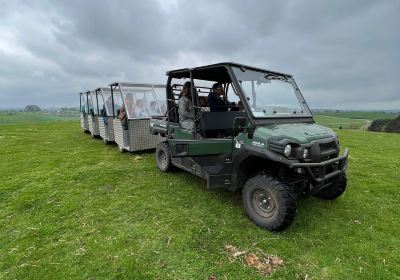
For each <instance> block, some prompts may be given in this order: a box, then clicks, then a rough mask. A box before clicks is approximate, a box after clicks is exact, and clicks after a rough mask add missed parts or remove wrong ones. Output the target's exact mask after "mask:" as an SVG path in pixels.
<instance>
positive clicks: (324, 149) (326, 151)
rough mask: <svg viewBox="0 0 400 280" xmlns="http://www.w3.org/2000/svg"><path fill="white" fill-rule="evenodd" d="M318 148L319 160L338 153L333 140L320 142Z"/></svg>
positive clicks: (332, 156) (329, 157)
mask: <svg viewBox="0 0 400 280" xmlns="http://www.w3.org/2000/svg"><path fill="white" fill-rule="evenodd" d="M319 149H320V158H321V161H325V160H328V159H331V158H334V157H336V156H337V155H338V148H337V145H336V142H335V141H331V142H327V143H320V144H319Z"/></svg>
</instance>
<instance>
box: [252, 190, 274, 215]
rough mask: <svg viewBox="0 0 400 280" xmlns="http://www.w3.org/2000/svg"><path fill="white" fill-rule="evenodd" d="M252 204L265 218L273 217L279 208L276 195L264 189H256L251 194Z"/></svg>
mask: <svg viewBox="0 0 400 280" xmlns="http://www.w3.org/2000/svg"><path fill="white" fill-rule="evenodd" d="M251 205H252V207H253V209H254V211H255V212H256V213H257V214H258V215H260V216H261V217H263V218H271V217H272V216H274V214H275V212H276V210H277V204H276V200H275V197H274V196H273V195H272V194H271V193H270V192H268V191H267V190H263V189H256V190H254V191H253V193H252V194H251Z"/></svg>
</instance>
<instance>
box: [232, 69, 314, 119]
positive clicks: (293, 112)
mask: <svg viewBox="0 0 400 280" xmlns="http://www.w3.org/2000/svg"><path fill="white" fill-rule="evenodd" d="M231 70H232V71H231V74H232V75H233V76H234V79H235V80H236V82H237V85H236V87H239V89H240V91H242V93H243V98H242V99H244V100H242V102H244V103H246V105H247V106H246V107H247V108H248V109H250V110H248V109H247V110H248V111H249V112H250V114H251V116H252V117H253V118H255V119H296V118H312V113H311V110H310V109H309V107H308V105H307V103H306V101H305V100H304V98H303V96H302V94H301V92H300V90H299V88H298V86H297V84H296V82H295V81H294V79H293V78H292V77H291V76H289V75H285V74H281V73H276V72H272V71H260V70H255V69H249V68H246V67H236V66H232V67H231ZM241 73H246V76H247V78H246V80H247V79H248V76H253V77H254V79H252V81H253V82H252V86H253V87H254V84H256V83H257V77H258V78H260V77H261V76H264V78H265V79H266V80H267V79H268V80H269V82H271V80H273V81H275V80H276V81H278V80H281V81H282V82H285V83H288V84H290V87H291V89H292V90H293V96H290V98H293V100H296V101H297V102H295V105H296V106H297V105H298V107H297V108H291V107H284V106H268V108H267V107H266V106H254V103H253V104H251V102H254V101H253V98H255V99H257V95H256V96H254V95H253V94H254V93H255V92H254V88H253V89H252V90H251V91H250V90H247V91H246V90H245V88H244V87H243V86H242V83H241V81H242V80H244V79H243V77H241ZM253 73H254V75H253ZM267 77H268V78H267ZM250 80H251V79H249V80H247V81H250ZM266 83H268V82H265V84H266ZM260 84H264V83H258V85H260ZM249 91H250V92H249ZM258 95H259V97H264V96H262V95H261V94H258ZM250 100H251V102H249V101H250ZM256 105H257V104H256ZM260 109H262V111H260ZM267 109H268V111H267ZM278 110H281V111H282V112H279V111H278ZM284 110H286V111H287V112H283V111H284ZM297 110H298V111H297ZM267 112H268V113H267Z"/></svg>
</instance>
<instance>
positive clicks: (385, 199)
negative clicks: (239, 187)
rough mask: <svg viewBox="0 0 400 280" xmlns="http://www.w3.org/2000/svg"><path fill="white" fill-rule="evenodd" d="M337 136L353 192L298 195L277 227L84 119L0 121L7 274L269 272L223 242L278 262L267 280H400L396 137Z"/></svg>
mask: <svg viewBox="0 0 400 280" xmlns="http://www.w3.org/2000/svg"><path fill="white" fill-rule="evenodd" d="M338 133H339V135H340V142H341V145H342V147H349V148H350V149H351V150H350V151H351V157H350V166H349V170H348V180H349V182H348V190H347V191H346V192H345V194H344V195H343V196H342V197H340V198H339V199H337V200H335V201H331V202H329V201H322V200H319V199H315V198H305V199H301V200H300V202H299V211H298V214H297V217H296V219H295V221H294V223H293V224H292V225H291V227H289V228H288V229H287V230H286V231H284V232H281V233H271V232H268V231H264V230H262V229H260V228H258V227H256V226H255V225H254V224H252V223H251V222H250V220H249V219H248V218H247V217H246V215H245V212H244V210H243V207H242V202H241V195H240V193H230V192H228V191H225V190H212V191H210V190H207V189H206V183H205V182H204V181H202V180H200V179H198V178H196V177H194V176H192V175H190V174H187V173H185V172H175V173H168V174H165V173H160V172H159V171H158V170H157V168H156V165H155V161H154V156H153V154H152V153H145V154H141V155H140V157H138V156H137V155H133V154H128V153H126V154H120V153H119V152H118V151H117V148H116V146H115V145H108V146H105V145H104V144H103V143H102V141H101V140H100V139H95V140H93V139H91V138H90V136H89V135H87V134H84V133H82V132H81V130H80V127H79V122H78V121H75V122H51V123H45V124H40V123H28V124H27V123H20V124H15V125H0V141H1V146H0V155H1V163H0V170H1V181H0V279H208V277H209V276H210V275H215V276H216V277H217V279H265V277H264V276H261V275H260V274H259V273H258V272H257V271H256V270H255V269H252V268H249V267H247V266H245V265H244V264H243V263H241V262H238V261H236V262H231V261H230V260H229V256H228V255H227V253H226V252H225V251H224V245H225V244H231V245H234V246H237V247H239V248H241V249H246V250H250V251H253V252H258V250H262V251H264V252H265V253H269V254H275V255H278V256H279V257H280V258H282V259H283V260H284V262H285V266H284V267H283V268H280V269H278V270H277V271H276V272H275V273H274V274H273V275H272V276H270V277H269V279H305V278H306V276H307V277H308V278H307V279H398V278H399V277H400V254H399V248H400V239H399V217H400V210H399V201H400V192H399V187H400V184H399V182H400V172H399V170H398V169H399V165H400V157H399V155H400V146H399V143H400V135H399V134H385V133H371V132H365V131H361V130H341V131H338ZM225 277H226V278H225Z"/></svg>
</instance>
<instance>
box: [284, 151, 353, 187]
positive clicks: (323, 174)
mask: <svg viewBox="0 0 400 280" xmlns="http://www.w3.org/2000/svg"><path fill="white" fill-rule="evenodd" d="M348 158H349V149H348V148H346V149H345V151H344V154H343V155H342V156H339V157H336V158H332V159H329V160H326V161H323V162H291V163H290V164H289V167H290V168H302V169H304V170H305V171H306V172H307V174H308V175H309V176H310V177H311V179H312V183H313V184H321V183H322V184H323V183H324V182H325V181H327V180H329V179H331V178H334V177H336V176H339V175H340V174H342V173H344V172H345V171H346V168H347V164H348ZM335 163H337V169H336V170H333V171H330V172H328V173H327V167H328V166H329V165H331V164H335ZM313 168H317V169H318V174H317V172H315V169H314V170H313Z"/></svg>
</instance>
